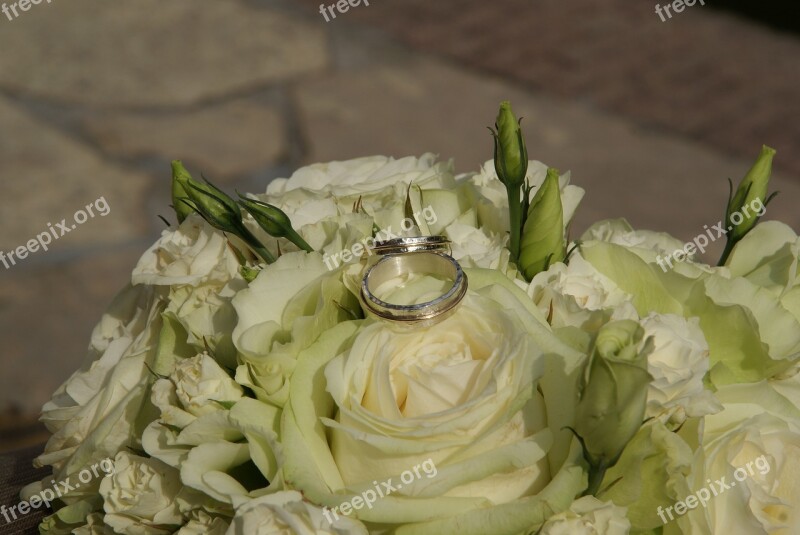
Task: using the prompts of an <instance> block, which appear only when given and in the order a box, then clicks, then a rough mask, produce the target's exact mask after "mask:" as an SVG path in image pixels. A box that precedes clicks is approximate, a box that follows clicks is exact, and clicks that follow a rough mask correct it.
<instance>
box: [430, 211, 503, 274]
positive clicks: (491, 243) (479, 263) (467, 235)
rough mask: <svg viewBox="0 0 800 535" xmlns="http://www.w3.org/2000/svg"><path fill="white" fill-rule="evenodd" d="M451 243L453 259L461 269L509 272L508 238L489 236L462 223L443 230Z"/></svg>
mask: <svg viewBox="0 0 800 535" xmlns="http://www.w3.org/2000/svg"><path fill="white" fill-rule="evenodd" d="M445 232H446V233H447V237H448V238H449V239H450V241H451V248H452V253H453V258H455V259H456V260H458V262H459V263H460V264H461V266H462V267H482V268H490V269H496V270H498V271H500V272H503V273H505V272H507V271H509V262H510V253H509V251H508V249H507V248H506V242H507V241H508V236H507V235H504V234H494V235H489V234H487V233H486V232H485V231H484V230H482V229H478V228H475V227H473V226H471V225H465V224H463V223H453V224H451V225H449V226H448V227H447V229H446V230H445Z"/></svg>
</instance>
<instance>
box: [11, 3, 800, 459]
mask: <svg viewBox="0 0 800 535" xmlns="http://www.w3.org/2000/svg"><path fill="white" fill-rule="evenodd" d="M707 3H710V2H707ZM370 4H371V5H370V6H369V7H366V6H363V5H362V6H361V7H358V8H353V9H352V10H351V11H350V12H348V13H346V14H344V15H339V16H338V17H337V19H336V20H333V21H331V22H329V23H326V22H325V20H324V19H323V17H322V16H321V15H320V14H319V13H318V9H319V2H318V1H311V0H294V1H291V2H290V1H289V0H227V1H225V2H211V1H206V2H198V1H197V0H171V1H170V2H160V1H158V0H138V1H137V2H135V3H134V2H131V3H126V4H121V3H110V2H105V1H102V0H82V1H81V2H69V3H68V2H53V3H51V4H46V3H42V4H39V5H34V6H32V8H31V10H30V11H28V12H24V13H22V14H21V16H20V17H19V18H17V19H15V20H13V21H9V20H7V19H6V18H3V16H2V15H0V250H3V251H9V250H11V249H13V248H16V247H17V246H19V245H23V244H24V243H25V242H27V241H28V240H29V239H30V238H32V237H33V236H35V235H36V234H38V233H39V232H42V231H44V230H46V225H47V223H48V222H55V221H60V220H61V219H62V218H65V217H66V218H71V217H72V214H73V213H74V212H75V211H76V210H78V209H81V208H83V207H84V206H85V205H87V204H89V203H91V202H93V201H94V200H95V199H97V198H99V197H101V196H102V197H104V198H105V199H106V200H107V202H108V205H109V206H110V210H111V211H110V213H109V214H108V215H107V216H105V217H96V218H94V219H90V220H89V221H88V222H87V223H85V224H84V225H82V226H80V227H79V229H76V230H75V231H74V232H71V233H70V234H68V235H66V236H64V237H63V238H61V239H60V240H58V241H56V242H54V243H53V244H52V246H51V249H50V251H48V252H37V253H35V254H33V255H31V256H30V257H28V258H27V259H25V260H23V261H22V262H21V263H20V264H18V265H16V266H13V267H11V268H10V269H5V268H4V267H3V266H2V265H0V340H2V351H0V451H3V450H5V449H10V448H13V447H19V446H22V445H24V444H33V443H36V442H37V441H39V440H41V439H42V437H43V436H44V435H43V434H42V433H41V427H40V426H39V425H38V424H37V423H36V421H35V420H36V414H37V412H38V410H39V408H40V406H41V405H42V403H44V402H45V401H46V400H47V399H48V398H49V396H50V394H51V393H52V391H53V390H54V389H55V388H56V387H57V386H58V385H59V384H60V383H61V382H62V381H63V380H64V379H66V378H67V377H68V376H69V374H70V373H71V372H72V370H74V369H75V368H77V367H78V366H79V364H80V362H81V361H82V359H83V356H84V352H85V348H86V346H87V343H88V338H89V334H90V332H91V329H92V327H93V325H94V323H95V322H96V321H97V319H98V318H99V317H100V314H101V313H102V311H103V310H104V308H105V307H106V305H107V304H108V302H109V301H110V300H111V298H112V296H113V295H114V294H115V293H116V291H117V290H118V289H120V288H121V287H122V286H123V285H124V284H125V283H126V281H127V280H128V278H129V275H130V270H131V268H132V267H133V265H134V264H135V262H136V260H137V258H138V257H139V255H140V254H141V253H142V252H143V251H144V250H145V249H146V248H147V246H148V245H149V244H150V243H152V241H153V240H154V239H156V238H157V237H158V235H159V233H160V232H161V230H162V229H163V226H164V225H163V223H162V222H161V221H160V220H159V219H158V217H157V216H158V214H163V215H166V216H168V217H171V210H170V208H168V204H169V202H170V198H169V185H170V180H169V179H170V176H169V161H170V160H172V159H176V158H179V159H182V160H184V162H185V163H186V164H187V166H188V167H189V169H190V170H192V171H194V172H196V173H199V172H200V171H202V172H203V173H204V174H205V175H206V176H207V177H209V178H211V179H212V180H215V181H216V182H218V183H219V184H220V185H221V186H223V187H224V188H226V189H228V190H229V191H233V190H234V189H239V190H245V191H261V190H263V189H264V188H265V187H266V184H267V183H268V182H269V180H271V179H273V178H275V177H278V176H288V175H289V174H290V173H291V171H292V170H293V169H295V168H297V167H298V166H300V165H303V164H306V163H310V162H314V161H322V160H332V159H345V158H352V157H357V156H363V155H370V154H378V153H379V154H388V155H393V156H398V157H400V156H406V155H410V154H420V153H422V152H425V151H432V152H437V153H439V154H440V155H441V157H442V158H455V160H456V164H457V167H458V169H459V170H461V171H469V170H473V169H476V168H477V166H478V165H480V163H482V162H483V161H485V160H487V159H489V158H490V157H491V139H490V137H489V135H488V132H487V131H486V129H485V127H486V126H487V125H489V124H491V123H492V122H493V121H494V116H495V114H496V108H497V104H498V103H499V101H501V100H504V99H511V100H512V102H513V103H514V106H515V109H516V111H517V112H518V113H519V114H520V115H524V116H525V122H524V126H525V129H526V134H527V139H528V144H529V147H530V152H531V155H532V157H534V158H537V159H540V160H542V161H545V162H547V163H548V164H550V165H553V166H556V167H558V168H560V169H562V170H566V169H571V170H572V172H573V180H574V181H575V183H577V184H579V185H581V186H582V187H584V188H585V189H586V190H587V196H586V198H585V200H584V203H583V205H582V208H581V209H580V211H579V214H578V217H577V219H576V222H575V225H574V228H575V233H576V234H579V233H580V232H581V231H582V230H583V229H584V228H586V226H588V225H589V224H590V223H591V222H592V221H595V220H597V219H601V218H608V217H626V218H628V220H629V221H631V223H632V224H634V225H635V226H638V227H645V228H654V229H659V230H665V231H669V232H671V233H672V234H674V235H675V236H677V237H679V238H682V239H686V240H688V239H691V238H692V237H694V236H695V235H697V234H698V232H701V231H702V229H703V225H706V224H708V225H711V224H713V223H716V222H717V221H718V220H719V219H720V218H721V216H722V212H723V211H724V203H725V201H726V198H727V182H726V178H728V177H731V178H733V179H734V180H738V179H739V178H740V177H741V176H742V175H743V173H744V172H745V171H746V170H747V169H748V167H749V165H750V164H751V163H752V160H753V158H754V157H755V156H756V154H757V153H758V150H759V148H760V145H761V144H762V143H768V144H771V145H772V146H775V147H776V148H778V149H779V160H778V165H777V168H776V173H775V177H774V184H775V188H776V189H780V190H781V191H782V192H783V194H782V196H781V197H779V198H778V199H777V200H776V201H775V203H774V204H773V205H771V206H770V211H769V213H768V214H767V216H768V218H776V219H782V220H784V221H787V222H789V223H790V224H792V225H793V226H794V228H795V229H798V230H800V213H799V212H798V211H797V209H796V207H797V203H798V201H800V180H798V174H800V150H798V149H800V98H798V97H799V96H800V95H798V89H797V88H798V87H800V63H798V62H799V61H800V59H798V58H800V41H798V39H797V38H796V37H795V36H792V35H790V34H785V33H779V32H777V31H774V30H770V29H768V28H766V27H763V26H760V25H758V24H755V23H752V22H748V21H746V20H743V19H738V18H736V17H735V16H733V15H731V14H728V13H725V12H720V11H716V10H714V9H711V8H709V7H699V6H697V7H693V8H689V9H687V10H686V11H685V12H683V13H681V14H679V15H676V16H675V17H674V18H673V19H671V20H669V21H667V22H663V23H662V22H661V21H660V20H659V19H658V17H657V15H656V14H655V13H654V11H653V9H654V3H653V2H631V1H630V0H606V1H604V2H602V3H600V2H596V1H591V0H571V1H570V2H568V3H567V2H563V1H556V0H535V1H532V0H525V1H522V0H499V1H497V2H486V1H478V0H458V1H456V0H437V1H436V2H431V1H430V0H427V1H426V0H402V1H401V0H397V1H395V2H392V3H389V2H388V1H384V0H372V1H371V2H370ZM716 245H717V246H718V248H721V245H722V244H716ZM718 252H719V251H718V250H716V251H713V252H712V254H711V255H710V258H711V257H713V256H714V255H716V254H718Z"/></svg>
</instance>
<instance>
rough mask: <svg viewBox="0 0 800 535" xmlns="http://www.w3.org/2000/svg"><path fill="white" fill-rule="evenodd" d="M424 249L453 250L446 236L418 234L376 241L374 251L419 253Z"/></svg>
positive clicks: (388, 253) (380, 252) (433, 250)
mask: <svg viewBox="0 0 800 535" xmlns="http://www.w3.org/2000/svg"><path fill="white" fill-rule="evenodd" d="M423 251H432V252H447V253H448V254H449V253H450V252H451V250H450V240H448V239H447V238H445V237H444V236H416V237H413V238H394V239H391V240H386V241H379V242H375V245H373V246H372V252H373V253H375V254H377V255H394V254H405V253H418V252H423Z"/></svg>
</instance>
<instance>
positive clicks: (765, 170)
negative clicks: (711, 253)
mask: <svg viewBox="0 0 800 535" xmlns="http://www.w3.org/2000/svg"><path fill="white" fill-rule="evenodd" d="M775 154H776V150H775V149H773V148H771V147H767V146H766V145H764V146H763V147H762V148H761V154H759V156H758V159H757V160H756V163H755V164H753V167H752V168H751V169H750V171H748V172H747V174H746V175H745V177H744V178H743V179H742V181H741V182H740V183H739V187H738V188H736V192H735V193H734V194H733V196H732V197H731V199H730V201H729V202H728V207H727V209H726V211H725V225H726V227H727V228H728V229H730V230H729V231H728V243H727V244H726V246H725V252H724V253H723V255H722V258H721V259H720V262H719V265H724V264H725V262H726V261H727V260H728V256H729V255H730V253H731V251H732V250H733V247H734V246H735V245H736V244H737V243H738V242H739V240H741V239H742V238H744V236H745V235H746V234H747V233H748V232H750V231H751V230H752V229H753V227H755V226H756V224H757V223H758V220H759V218H760V217H761V216H762V215H764V211H765V210H766V206H767V203H769V201H770V200H772V196H770V197H768V196H767V188H768V187H769V179H770V176H771V175H772V160H773V159H774V158H775ZM774 195H775V194H773V196H774Z"/></svg>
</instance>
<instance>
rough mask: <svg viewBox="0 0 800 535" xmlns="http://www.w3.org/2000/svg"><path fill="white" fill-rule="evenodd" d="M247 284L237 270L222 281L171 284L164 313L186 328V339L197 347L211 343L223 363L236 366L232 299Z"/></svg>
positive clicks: (234, 314)
mask: <svg viewBox="0 0 800 535" xmlns="http://www.w3.org/2000/svg"><path fill="white" fill-rule="evenodd" d="M246 287H247V284H246V282H245V281H244V279H242V278H241V277H240V276H239V275H238V274H237V275H236V276H234V278H232V279H231V280H230V281H228V282H227V283H225V284H219V283H208V284H201V285H199V286H188V285H181V286H173V287H172V288H171V289H170V293H169V305H168V306H167V309H166V314H167V315H168V316H170V317H171V318H174V319H175V320H177V321H178V322H179V323H180V324H181V325H182V326H183V328H184V330H185V331H186V334H187V335H188V337H187V342H188V343H190V344H193V345H194V347H195V348H197V349H198V350H202V349H204V348H205V347H210V348H211V349H212V350H213V351H214V355H215V357H216V358H217V359H218V360H219V361H220V362H221V363H223V364H224V365H225V366H229V367H234V366H236V348H235V347H234V346H233V340H232V339H231V333H232V332H233V329H234V327H235V326H236V311H235V309H234V307H233V305H232V303H231V301H232V299H233V298H234V296H236V294H237V293H238V292H239V291H241V290H242V289H244V288H246Z"/></svg>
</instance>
